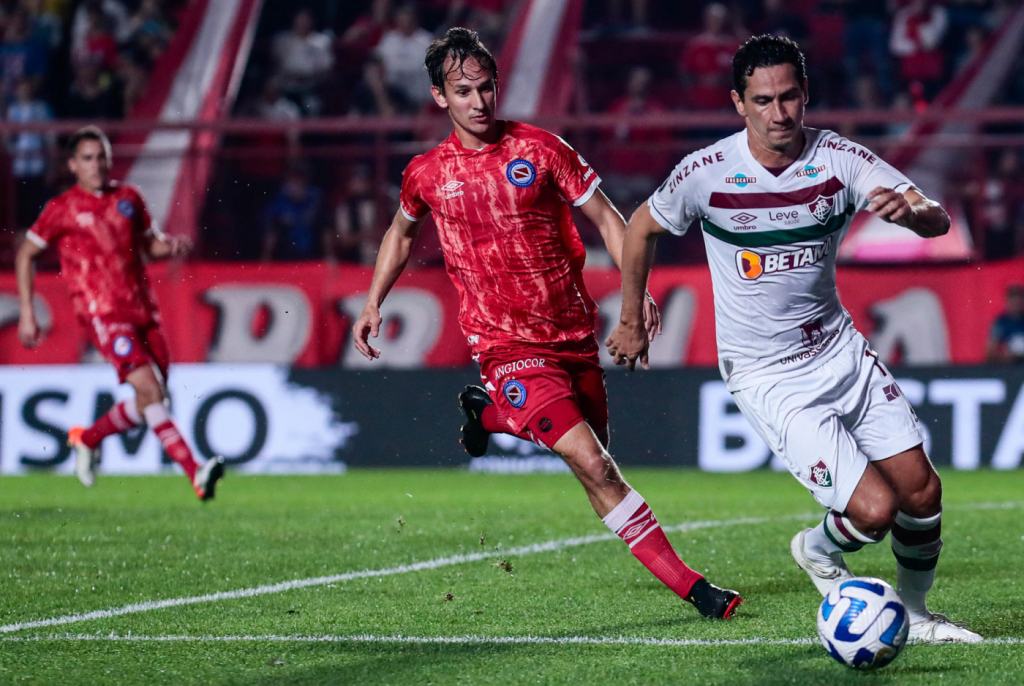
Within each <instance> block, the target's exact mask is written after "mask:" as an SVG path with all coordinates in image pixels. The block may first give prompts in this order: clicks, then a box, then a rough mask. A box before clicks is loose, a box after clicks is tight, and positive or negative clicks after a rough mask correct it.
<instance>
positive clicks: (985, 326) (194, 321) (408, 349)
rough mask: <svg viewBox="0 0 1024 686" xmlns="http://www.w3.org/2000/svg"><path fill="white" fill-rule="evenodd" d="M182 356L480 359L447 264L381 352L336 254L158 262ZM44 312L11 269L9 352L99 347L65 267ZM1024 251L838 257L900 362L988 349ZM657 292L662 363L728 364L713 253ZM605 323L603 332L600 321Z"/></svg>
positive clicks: (852, 300)
mask: <svg viewBox="0 0 1024 686" xmlns="http://www.w3.org/2000/svg"><path fill="white" fill-rule="evenodd" d="M150 275H151V278H152V281H153V283H154V286H155V291H156V295H157V299H158V302H159V305H160V308H161V311H162V313H163V319H164V325H165V329H166V332H167V335H168V338H169V339H170V345H171V353H172V357H173V359H174V361H176V362H203V361H219V362H274V363H279V364H294V365H297V366H303V367H311V366H334V365H341V366H344V367H348V368H369V367H373V368H379V367H385V366H392V367H405V368H415V367H420V366H428V367H448V366H459V365H465V364H469V363H470V357H469V350H468V348H467V347H466V345H465V341H464V339H463V337H462V332H461V331H460V329H459V326H458V321H457V317H458V299H457V296H456V293H455V289H454V287H453V286H452V285H451V284H450V283H449V281H448V277H447V275H446V274H445V273H444V271H442V270H440V269H423V270H417V271H410V272H408V273H407V274H406V275H405V276H403V277H402V279H401V280H400V281H399V282H398V284H397V286H396V287H395V289H394V291H392V293H391V295H390V296H389V297H388V301H387V302H386V303H385V307H384V308H383V312H382V314H383V315H384V317H385V323H384V326H383V330H382V334H381V338H380V339H379V340H378V341H377V342H376V343H375V345H377V346H378V347H380V348H382V349H383V350H384V357H383V358H382V360H379V361H376V362H374V363H369V362H367V361H366V360H364V359H363V358H362V357H360V356H359V355H358V354H357V353H356V352H355V350H354V349H353V348H352V346H351V341H350V340H349V338H350V336H349V327H350V322H351V320H352V317H354V316H357V315H358V312H359V311H360V310H361V308H362V304H363V300H364V297H365V292H366V290H367V289H368V287H369V284H370V278H371V271H370V269H368V268H363V267H350V266H344V267H336V266H328V265H324V264H314V263H303V264H256V263H246V264H212V263H186V264H172V265H158V266H155V267H152V268H151V269H150ZM36 281H37V294H38V300H37V312H38V313H39V319H40V322H41V325H42V327H43V328H44V330H45V331H46V334H45V338H44V341H43V343H42V345H41V346H40V347H38V348H37V349H35V350H25V349H24V348H22V346H21V345H20V344H19V343H18V340H17V317H18V301H17V286H16V283H15V279H14V275H13V274H10V273H5V274H0V364H14V365H21V364H56V363H72V362H77V361H79V360H82V359H90V351H88V350H87V349H86V337H85V335H84V331H83V330H82V329H81V327H80V325H79V324H78V323H77V321H76V320H75V317H74V314H73V312H72V310H71V304H70V302H69V300H68V297H67V290H66V288H65V286H64V283H63V281H61V280H60V279H59V277H58V276H57V275H55V274H40V275H39V276H38V277H37V280H36ZM586 281H587V283H588V285H589V287H590V290H591V293H592V294H593V296H594V297H595V299H596V300H597V301H598V302H599V303H600V304H601V308H602V315H603V316H602V323H601V326H602V328H607V323H608V321H609V320H611V321H614V320H615V319H617V314H618V288H619V276H618V272H616V271H614V270H607V269H593V270H588V271H587V272H586ZM1022 281H1024V260H1013V261H1006V262H1001V263H987V264H981V265H951V266H933V267H917V268H885V269H868V268H851V267H843V268H840V270H839V287H840V292H841V294H842V299H843V302H844V304H845V305H846V307H847V309H848V310H849V311H850V313H851V315H853V318H854V320H855V321H856V323H857V326H858V327H859V328H860V329H861V331H863V332H864V333H865V334H867V335H869V336H870V337H871V340H872V343H873V345H874V346H875V347H876V349H877V350H878V351H879V353H880V354H881V355H882V356H883V358H885V359H886V360H887V361H890V362H902V363H905V364H944V363H955V364H967V363H977V362H981V361H982V360H983V359H984V356H985V344H986V340H987V337H988V332H989V328H990V325H991V322H992V320H993V319H994V318H995V317H996V316H997V315H998V314H999V312H1000V311H1001V308H1002V303H1003V297H1004V291H1005V289H1006V286H1007V285H1009V284H1010V283H1019V282H1022ZM651 293H652V294H653V295H654V297H655V298H656V299H657V300H658V302H659V304H660V306H661V308H662V311H663V313H664V318H665V335H664V336H663V337H661V338H659V339H658V340H657V341H656V342H655V344H654V347H653V348H652V353H651V355H652V363H653V364H655V365H656V366H662V367H673V366H681V365H686V366H701V365H714V364H716V353H715V335H714V331H715V328H714V309H713V301H712V293H711V277H710V274H709V272H708V270H707V268H706V267H675V268H659V269H656V270H655V272H654V274H653V276H652V279H651ZM601 333H602V335H603V333H604V332H601Z"/></svg>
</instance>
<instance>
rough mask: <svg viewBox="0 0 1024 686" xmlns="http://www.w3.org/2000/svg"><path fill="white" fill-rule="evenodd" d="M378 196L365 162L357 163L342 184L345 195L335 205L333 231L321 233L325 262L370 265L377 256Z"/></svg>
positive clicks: (378, 242)
mask: <svg viewBox="0 0 1024 686" xmlns="http://www.w3.org/2000/svg"><path fill="white" fill-rule="evenodd" d="M377 231H378V224H377V199H376V198H375V197H374V195H373V175H372V173H371V170H370V168H369V167H368V166H365V165H360V166H358V167H356V168H355V169H354V170H353V171H352V174H351V176H350V177H349V178H348V182H347V183H346V185H345V191H344V196H343V197H342V199H341V202H339V203H338V206H337V207H335V208H334V232H333V233H331V232H330V231H328V232H325V233H324V255H325V256H326V257H327V261H328V262H353V263H356V264H365V265H372V264H373V263H374V262H375V261H376V260H377V249H378V248H379V247H380V235H379V234H378V233H377Z"/></svg>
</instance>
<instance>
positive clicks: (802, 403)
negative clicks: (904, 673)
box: [607, 36, 981, 643]
mask: <svg viewBox="0 0 1024 686" xmlns="http://www.w3.org/2000/svg"><path fill="white" fill-rule="evenodd" d="M733 83H734V86H735V90H734V91H733V92H732V99H733V102H734V103H735V105H736V111H737V112H739V114H740V115H741V116H742V117H744V119H745V120H746V127H745V129H744V130H743V131H740V132H739V133H737V134H735V135H732V136H729V137H728V138H725V139H722V140H720V141H719V142H717V143H715V144H714V145H712V146H710V147H707V148H705V149H703V150H698V151H697V152H695V153H693V154H691V155H689V156H687V157H686V158H684V159H683V161H682V162H681V163H680V164H679V166H677V167H676V168H675V170H674V171H673V172H672V174H671V176H669V178H668V179H667V180H666V181H665V183H663V184H662V185H661V187H660V188H659V189H658V190H657V191H656V192H655V193H654V195H653V196H651V198H650V200H649V201H648V202H647V203H645V204H643V205H641V206H640V208H639V209H638V210H637V211H636V213H635V214H634V215H633V217H632V219H630V221H629V225H628V228H627V232H626V238H625V242H624V244H623V248H622V264H621V266H622V312H621V317H620V323H619V324H618V326H617V327H616V329H615V330H614V331H613V333H612V335H611V336H610V337H609V338H608V341H607V345H608V349H609V352H610V353H611V355H612V357H613V358H614V359H615V361H616V363H617V364H626V365H628V366H629V368H630V369H633V368H634V366H635V365H636V362H637V361H638V360H639V361H640V363H641V365H642V366H643V367H644V368H647V366H648V365H647V350H648V344H649V341H648V337H647V335H646V331H645V329H644V320H643V309H642V308H643V298H644V293H645V290H646V287H647V275H648V273H649V272H650V269H651V263H652V259H653V255H654V246H655V242H656V241H657V238H658V236H659V235H660V234H663V233H666V232H668V233H673V234H676V235H682V234H683V233H684V232H685V231H686V230H687V228H688V227H689V225H690V224H691V223H692V222H695V221H697V220H699V221H700V224H701V228H702V229H703V233H704V242H705V244H706V246H707V254H708V262H709V263H710V266H711V277H712V285H713V288H714V299H715V328H716V335H717V339H718V355H719V367H720V371H721V373H722V377H723V378H724V379H725V382H726V385H727V386H728V388H729V390H730V391H731V392H732V394H733V398H734V399H735V401H736V404H737V405H738V406H739V408H740V410H741V411H742V412H743V414H744V416H746V418H747V419H748V420H749V421H750V423H751V424H752V425H753V426H754V428H755V429H757V431H758V433H759V434H760V435H761V437H762V438H764V440H765V441H766V442H767V443H768V445H769V446H771V448H772V450H773V451H774V452H775V453H776V454H777V455H779V456H780V457H781V458H782V459H783V460H784V461H785V463H786V465H787V466H788V467H789V470H790V471H791V472H792V473H793V476H795V477H796V478H797V480H799V481H800V483H802V484H803V485H804V486H806V487H807V488H808V489H809V490H810V491H811V494H812V495H813V496H814V498H815V499H816V500H817V501H818V502H819V503H820V504H821V505H822V506H823V507H825V508H826V509H827V510H828V514H827V515H826V516H825V519H824V521H822V522H821V523H820V524H818V526H816V527H814V528H812V529H805V530H804V531H801V532H800V533H798V534H797V535H796V536H795V537H794V538H793V541H792V544H791V550H792V553H793V557H794V558H795V559H796V561H797V564H799V565H800V567H801V568H803V569H804V571H806V572H807V574H808V575H809V576H810V577H811V580H812V581H813V582H814V585H815V586H816V587H817V588H818V590H819V591H820V592H821V593H822V594H823V595H824V594H825V593H827V592H828V590H829V588H830V587H831V586H832V585H833V584H834V583H836V582H838V581H840V580H842V579H844V578H848V577H850V576H852V574H851V572H850V570H849V568H848V567H847V566H846V563H845V561H844V560H843V554H844V553H852V552H854V551H856V550H859V549H860V548H862V547H863V546H865V545H868V544H872V543H879V542H881V541H882V540H883V539H884V538H885V535H886V533H887V532H891V533H892V550H893V554H894V555H895V556H896V565H897V589H898V591H899V594H900V597H901V598H902V599H903V602H904V603H905V604H906V606H907V610H908V614H909V617H910V638H911V639H914V640H917V641H921V642H929V643H940V642H967V643H973V642H977V641H980V640H981V637H980V636H978V634H976V633H973V632H971V631H968V630H967V629H966V628H965V627H964V626H963V625H961V624H957V623H954V622H951V621H950V620H949V619H948V618H946V617H945V616H943V615H941V614H938V613H932V612H929V611H928V609H927V608H926V605H925V596H926V594H927V592H928V590H929V589H930V588H931V586H932V582H933V580H934V578H935V567H936V563H937V561H938V556H939V550H940V549H941V548H942V539H941V538H940V518H941V513H942V485H941V483H940V481H939V476H938V474H936V472H935V469H934V468H933V467H932V464H931V461H930V460H929V459H928V456H927V455H926V454H925V451H924V448H923V442H924V438H925V433H924V430H923V429H922V427H921V424H920V422H919V420H918V418H917V415H916V414H915V413H914V410H913V408H912V407H911V406H910V404H909V403H908V402H907V400H906V398H904V397H903V394H902V393H901V392H900V389H899V386H898V385H897V384H896V382H895V381H894V380H893V377H892V375H891V374H890V373H889V371H888V370H887V369H886V368H885V365H883V364H882V363H881V362H880V361H879V360H878V357H877V356H876V355H875V353H874V352H873V351H872V350H871V349H870V348H869V347H868V342H867V340H865V338H864V337H863V336H862V335H861V334H860V333H859V332H858V331H857V330H856V329H854V328H853V323H852V321H851V319H850V315H849V314H848V313H847V312H846V310H845V309H844V308H843V306H842V304H840V302H839V294H838V292H837V291H836V254H837V252H838V249H839V244H840V242H841V241H842V239H843V237H844V236H845V235H846V232H847V230H848V229H849V226H850V219H851V218H852V217H853V215H854V214H855V213H856V212H858V211H861V210H867V211H868V212H871V213H873V214H875V215H876V216H878V217H880V218H882V219H883V220H885V221H887V222H891V223H894V224H898V225H900V226H903V227H906V228H907V229H909V230H911V231H913V232H914V233H916V234H918V235H920V236H923V237H926V238H929V237H934V236H940V235H942V234H944V233H946V231H948V230H949V217H948V216H947V214H946V212H945V211H944V210H943V209H942V207H940V206H939V205H938V204H937V203H935V202H933V201H931V200H929V199H928V198H926V197H925V196H924V195H923V194H922V193H921V192H920V190H918V189H917V188H915V187H914V185H913V183H912V182H911V181H910V180H909V179H907V178H906V177H905V176H904V175H903V174H901V173H900V172H898V171H896V170H895V169H893V168H892V167H891V166H889V165H888V164H886V163H885V162H883V161H882V160H880V159H879V158H878V157H876V156H875V155H873V154H872V153H871V152H870V151H869V150H867V149H866V148H864V147H863V146H861V145H858V144H856V143H853V142H851V141H849V140H847V139H845V138H843V137H842V136H839V135H837V134H835V133H833V132H831V131H819V130H816V129H811V128H807V127H805V126H804V125H803V117H804V108H805V106H806V104H807V97H808V90H807V78H806V67H805V61H804V56H803V54H802V53H801V52H800V49H799V47H798V46H797V44H796V43H794V42H793V41H791V40H789V39H787V38H781V37H776V36H758V37H754V38H751V39H750V40H748V41H747V42H746V43H745V44H744V45H743V46H742V47H740V49H739V50H738V51H737V52H736V55H735V57H734V58H733Z"/></svg>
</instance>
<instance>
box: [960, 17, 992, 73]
mask: <svg viewBox="0 0 1024 686" xmlns="http://www.w3.org/2000/svg"><path fill="white" fill-rule="evenodd" d="M987 43H988V31H986V30H985V27H984V26H971V27H969V28H968V29H967V31H966V33H964V49H963V51H962V52H960V54H959V55H957V57H956V68H955V70H954V71H955V72H959V71H960V70H961V69H963V68H964V67H966V66H967V65H968V64H970V63H971V62H973V61H974V59H975V58H976V57H978V56H979V55H981V53H982V52H984V51H985V45H986V44H987Z"/></svg>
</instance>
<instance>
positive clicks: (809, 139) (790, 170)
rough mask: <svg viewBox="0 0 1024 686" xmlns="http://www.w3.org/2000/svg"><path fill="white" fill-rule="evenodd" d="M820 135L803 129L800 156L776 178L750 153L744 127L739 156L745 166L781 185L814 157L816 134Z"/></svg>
mask: <svg viewBox="0 0 1024 686" xmlns="http://www.w3.org/2000/svg"><path fill="white" fill-rule="evenodd" d="M820 133H821V132H820V131H819V130H818V129H811V128H808V127H806V126H805V127H804V149H803V151H801V152H800V156H799V157H798V158H796V159H795V160H793V163H792V164H790V165H789V166H788V167H786V170H785V171H784V172H782V173H781V174H779V175H778V176H775V175H774V174H772V173H771V172H769V171H768V169H767V168H766V167H765V166H764V165H763V164H761V163H760V162H758V161H757V159H756V158H755V157H754V155H753V153H751V152H750V141H749V139H748V138H747V135H748V132H747V129H746V128H745V127H744V129H743V130H742V131H741V132H740V134H741V137H740V141H739V143H740V155H741V156H742V157H743V159H744V160H746V162H747V164H750V165H751V166H753V167H754V168H755V169H761V170H763V171H764V176H765V178H766V179H774V180H775V181H777V182H780V183H781V182H782V181H783V180H785V179H788V178H789V177H790V176H792V175H793V174H795V173H796V172H797V171H799V170H801V169H803V168H804V165H806V164H807V162H808V161H809V160H810V159H811V158H812V157H813V156H814V151H815V149H816V148H817V145H818V134H820Z"/></svg>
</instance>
